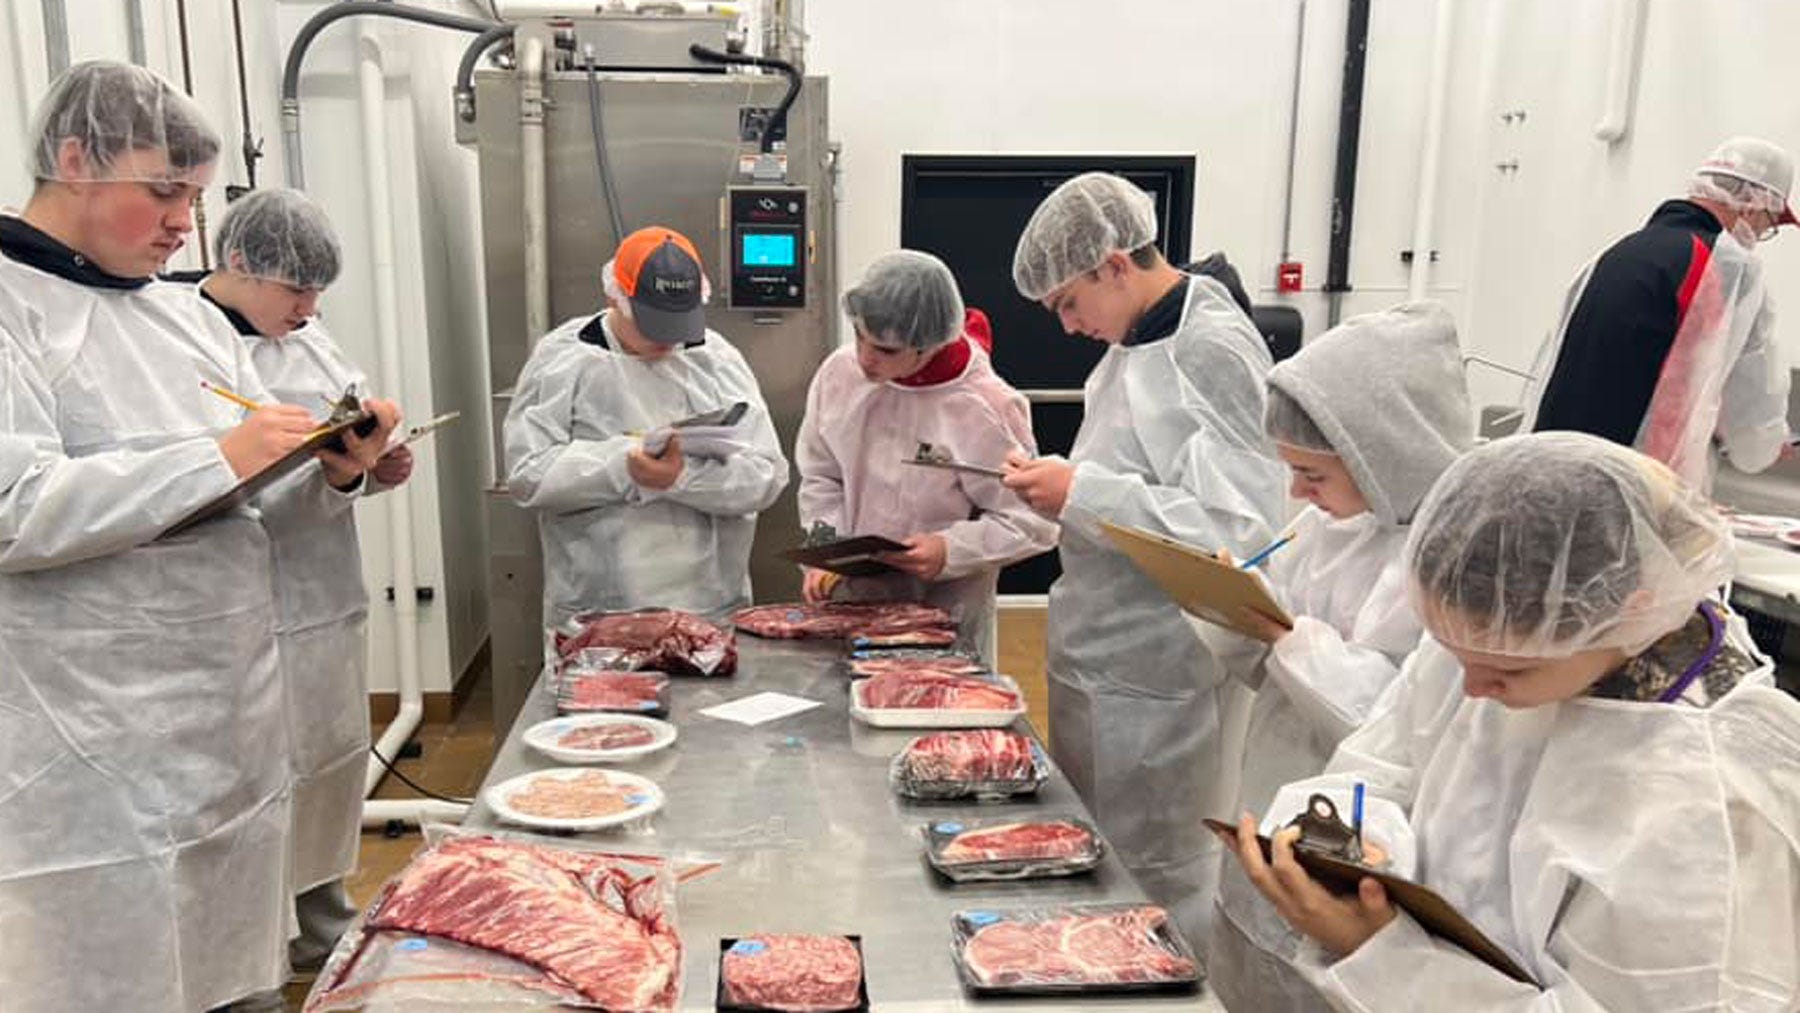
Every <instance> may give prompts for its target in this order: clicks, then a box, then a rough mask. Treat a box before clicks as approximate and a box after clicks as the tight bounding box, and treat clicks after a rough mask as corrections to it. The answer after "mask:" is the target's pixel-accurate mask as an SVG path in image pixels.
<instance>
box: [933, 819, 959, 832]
mask: <svg viewBox="0 0 1800 1013" xmlns="http://www.w3.org/2000/svg"><path fill="white" fill-rule="evenodd" d="M931 829H933V830H935V831H937V832H938V833H940V834H960V833H962V832H963V825H962V824H961V823H958V822H956V821H955V820H945V821H943V822H942V823H939V824H936V825H935V826H933V827H932V828H931Z"/></svg>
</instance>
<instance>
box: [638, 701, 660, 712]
mask: <svg viewBox="0 0 1800 1013" xmlns="http://www.w3.org/2000/svg"><path fill="white" fill-rule="evenodd" d="M637 709H638V710H641V711H653V710H655V709H656V701H655V700H639V701H638V705H637Z"/></svg>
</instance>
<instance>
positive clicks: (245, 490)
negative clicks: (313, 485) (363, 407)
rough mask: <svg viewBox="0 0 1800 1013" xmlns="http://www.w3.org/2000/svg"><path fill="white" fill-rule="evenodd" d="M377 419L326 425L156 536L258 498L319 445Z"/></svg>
mask: <svg viewBox="0 0 1800 1013" xmlns="http://www.w3.org/2000/svg"><path fill="white" fill-rule="evenodd" d="M374 418H375V416H373V415H371V414H370V413H368V412H366V411H365V412H357V413H356V414H355V415H352V416H350V417H348V418H346V419H344V420H343V421H341V422H338V423H337V424H335V425H330V426H326V427H325V428H323V429H320V430H318V431H317V432H315V433H313V434H312V435H311V436H309V437H307V438H306V442H304V443H302V444H300V445H299V446H298V447H295V448H294V449H293V450H290V451H288V453H287V455H286V456H284V457H282V458H281V459H280V460H278V461H276V462H275V463H274V464H271V465H269V466H268V467H267V468H264V469H263V470H261V471H259V472H257V473H256V474H254V475H251V476H250V477H249V478H246V479H244V480H243V481H242V482H239V483H238V484H237V485H236V486H234V487H233V488H232V489H231V491H230V492H227V493H225V494H224V495H223V496H220V497H219V498H217V499H215V500H213V501H212V502H210V503H207V504H206V505H204V506H201V507H199V508H197V509H195V510H194V511H193V512H192V513H189V514H188V515H187V516H186V517H183V518H182V519H181V520H178V521H176V522H175V523H174V524H171V525H169V526H168V527H166V528H164V529H163V532H162V534H160V535H157V536H156V537H157V538H168V537H169V536H171V535H178V534H181V533H182V532H183V531H186V530H187V529H189V528H191V527H193V526H194V525H196V524H202V523H205V522H206V521H210V520H212V519H213V518H215V517H219V516H221V515H223V514H227V513H230V512H231V511H233V510H236V509H237V508H238V507H240V506H243V505H244V504H245V503H248V502H250V500H252V499H253V498H255V496H256V494H257V493H259V492H262V491H263V490H264V489H267V488H268V487H269V486H271V485H273V484H274V483H275V482H277V481H279V480H280V479H281V478H283V477H285V476H286V475H287V474H288V473H290V472H292V471H294V470H296V469H298V468H299V467H300V466H301V465H304V464H305V463H306V462H308V461H310V460H312V458H313V453H314V452H315V451H317V450H318V449H319V448H320V447H323V446H325V445H326V444H328V443H330V442H331V441H333V440H339V441H340V444H341V441H342V438H343V435H344V433H345V432H346V431H348V430H351V429H358V427H361V426H365V425H367V423H368V422H370V421H372V420H373V419H374ZM358 431H359V432H360V431H361V430H360V429H358ZM371 431H372V430H371Z"/></svg>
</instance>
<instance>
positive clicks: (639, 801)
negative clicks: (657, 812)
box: [625, 792, 650, 805]
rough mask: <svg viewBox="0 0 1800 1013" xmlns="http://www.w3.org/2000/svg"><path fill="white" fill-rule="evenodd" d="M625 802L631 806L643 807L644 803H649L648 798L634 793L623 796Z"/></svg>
mask: <svg viewBox="0 0 1800 1013" xmlns="http://www.w3.org/2000/svg"><path fill="white" fill-rule="evenodd" d="M625 801H627V802H630V803H631V804H632V805H643V804H644V803H645V802H648V801H650V796H648V795H644V794H639V793H635V792H634V793H632V794H630V795H627V796H625Z"/></svg>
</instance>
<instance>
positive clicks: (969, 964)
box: [951, 903, 1200, 995]
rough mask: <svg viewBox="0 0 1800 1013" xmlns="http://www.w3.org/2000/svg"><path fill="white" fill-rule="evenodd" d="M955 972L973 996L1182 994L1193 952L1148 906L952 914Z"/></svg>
mask: <svg viewBox="0 0 1800 1013" xmlns="http://www.w3.org/2000/svg"><path fill="white" fill-rule="evenodd" d="M951 936H952V940H953V945H954V947H955V950H956V970H957V973H958V974H960V975H961V976H962V979H963V983H964V984H966V985H967V986H968V987H969V988H970V989H972V990H973V991H975V992H976V993H977V994H992V995H1030V994H1042V995H1069V994H1087V993H1101V992H1147V991H1188V990H1191V989H1193V988H1194V987H1195V986H1196V985H1197V984H1198V983H1199V980H1200V975H1199V968H1198V965H1197V963H1196V961H1195V960H1194V951H1193V950H1192V949H1190V948H1189V947H1188V944H1187V942H1186V941H1185V940H1183V939H1182V938H1181V933H1180V932H1178V931H1177V930H1176V929H1175V927H1174V926H1173V925H1171V924H1169V916H1168V912H1166V911H1164V910H1163V909H1162V908H1160V907H1157V906H1155V905H1153V904H1147V903H1146V904H1071V905H1067V906H1064V907H1047V908H1032V909H1026V910H1014V911H995V910H977V911H959V912H957V913H956V914H955V915H954V916H953V917H952V919H951Z"/></svg>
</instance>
